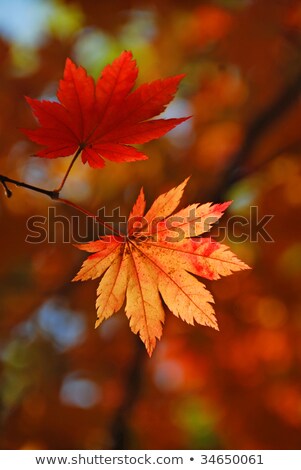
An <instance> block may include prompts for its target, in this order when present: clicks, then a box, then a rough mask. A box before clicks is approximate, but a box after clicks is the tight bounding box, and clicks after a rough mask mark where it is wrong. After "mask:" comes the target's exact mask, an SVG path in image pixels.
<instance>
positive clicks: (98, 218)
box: [57, 197, 123, 237]
mask: <svg viewBox="0 0 301 470" xmlns="http://www.w3.org/2000/svg"><path fill="white" fill-rule="evenodd" d="M57 201H58V202H61V203H62V204H65V205H66V206H70V207H73V208H74V209H76V210H77V211H79V212H82V213H83V214H85V215H87V216H88V217H93V219H95V220H96V221H97V222H98V223H99V224H100V225H102V226H103V227H104V228H107V229H109V230H110V232H111V233H113V234H114V235H116V236H117V237H123V235H121V234H120V233H119V232H117V230H115V229H114V228H113V227H111V226H110V225H109V224H106V223H105V222H104V221H103V220H102V219H101V218H100V217H98V215H95V214H93V212H90V211H88V210H87V209H84V208H83V207H81V206H78V205H77V204H75V203H74V202H72V201H69V200H68V199H63V198H60V197H58V198H57Z"/></svg>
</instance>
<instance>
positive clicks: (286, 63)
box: [0, 0, 301, 449]
mask: <svg viewBox="0 0 301 470" xmlns="http://www.w3.org/2000/svg"><path fill="white" fill-rule="evenodd" d="M0 35H1V38H0V57H1V62H0V67H1V74H0V100H1V114H0V132H1V133H0V159H1V160H0V173H1V174H6V175H8V176H10V177H12V178H16V179H20V180H23V181H27V182H31V183H32V184H36V185H39V186H42V187H45V188H49V189H53V188H54V187H56V186H57V185H58V184H59V182H60V180H61V178H62V175H63V174H64V171H66V169H67V167H68V163H69V162H68V161H66V160H65V159H59V160H53V161H42V160H40V159H37V158H34V157H30V156H31V155H33V154H34V153H35V151H36V147H35V146H34V144H31V143H30V142H29V141H27V140H26V139H25V138H24V136H23V135H22V134H21V132H20V131H19V128H20V127H32V126H33V118H32V115H31V113H30V110H29V108H28V106H27V104H26V102H25V99H24V95H26V96H31V97H34V98H38V99H41V98H47V99H49V98H52V97H54V95H55V92H56V89H57V83H58V80H59V78H60V77H61V75H62V70H63V67H64V63H65V60H66V57H68V56H69V57H71V58H72V59H73V60H74V61H75V62H77V63H78V64H81V65H83V66H84V67H86V68H87V70H88V72H89V73H91V74H92V75H94V76H97V75H98V74H99V72H100V70H101V69H102V68H103V66H104V65H106V64H107V63H108V62H111V61H112V60H113V59H114V58H115V57H116V56H117V55H118V54H120V52H121V51H122V50H124V49H130V50H132V51H133V54H134V56H135V58H136V59H137V62H138V65H139V69H140V74H139V80H140V83H143V82H147V81H151V80H154V79H157V78H160V77H166V76H170V75H176V74H178V73H182V72H185V73H186V78H185V79H184V81H183V84H182V85H181V88H180V91H179V93H178V94H177V97H176V100H175V101H174V103H173V104H172V105H171V106H170V108H169V110H168V111H167V113H166V116H167V117H170V116H172V117H179V116H183V115H192V116H193V118H192V119H191V120H189V121H187V122H186V123H184V124H182V125H181V126H179V127H178V128H177V129H175V130H173V131H171V132H170V133H169V134H168V135H167V136H166V137H163V138H161V139H160V140H159V141H154V142H151V143H149V144H146V145H145V146H144V148H145V149H146V153H147V154H148V155H149V156H150V158H149V160H147V161H145V162H137V163H125V164H119V165H117V164H114V163H108V164H107V165H106V167H105V168H104V169H103V170H99V171H92V170H91V169H90V168H89V167H88V166H87V165H86V166H85V167H83V166H82V164H81V163H80V162H78V163H77V164H76V165H75V167H74V169H73V170H72V173H71V175H70V177H69V179H68V182H67V185H66V187H65V188H64V196H65V197H67V198H69V199H72V200H73V201H75V202H77V203H78V204H80V205H82V206H84V207H87V208H89V209H90V210H91V211H94V212H96V211H97V209H98V208H100V207H103V206H105V207H106V210H107V211H108V212H110V211H112V210H113V209H114V208H115V207H118V206H120V208H121V212H122V213H123V214H125V215H127V214H128V213H129V211H130V208H131V207H132V205H133V202H134V200H135V198H136V195H137V193H138V191H139V189H140V187H141V186H142V185H143V186H144V188H145V191H146V197H147V201H148V204H150V203H151V202H152V201H153V200H154V199H155V198H156V197H157V196H158V195H159V194H161V193H162V192H164V191H165V190H168V189H170V188H171V187H172V186H176V185H177V184H178V183H179V182H180V181H182V180H183V179H184V178H185V177H186V176H188V175H192V177H191V183H190V186H189V188H188V190H187V191H186V193H185V197H186V200H185V201H184V203H185V204H189V203H192V202H195V201H199V202H207V201H208V200H218V201H219V202H223V201H224V200H229V199H233V200H234V203H233V204H232V206H231V209H230V210H229V211H228V215H227V216H225V217H224V219H223V221H224V222H222V224H223V223H224V225H226V223H227V217H228V220H229V217H233V216H237V215H243V216H244V217H246V218H247V219H248V220H249V221H250V224H249V226H251V225H252V222H254V221H252V220H251V219H252V217H253V215H252V214H253V212H250V207H251V206H258V213H259V218H260V217H263V216H264V215H266V214H271V215H274V217H273V219H272V221H271V222H270V223H269V225H268V227H267V228H268V230H269V233H270V235H271V236H272V238H273V239H274V242H273V243H267V242H266V241H264V240H263V239H262V238H261V237H259V239H258V240H257V241H254V240H253V241H251V240H250V239H248V240H247V241H245V242H244V243H232V246H231V249H232V250H233V251H234V252H235V253H236V254H237V255H238V256H239V257H240V258H241V259H243V260H244V261H245V262H247V263H248V264H250V265H251V266H252V267H253V269H252V271H250V272H246V273H240V274H236V275H233V276H231V277H229V278H226V279H224V280H220V281H218V282H214V283H209V284H208V285H209V287H210V290H212V291H213V294H214V297H215V299H216V306H215V310H216V312H217V317H218V322H219V326H220V332H216V331H213V330H210V329H208V328H204V327H200V326H195V327H191V326H189V325H185V324H184V323H182V322H181V321H180V320H178V319H177V318H175V317H173V316H172V315H171V314H168V312H167V314H168V315H167V321H166V326H165V334H164V336H163V339H162V340H161V341H160V343H159V345H158V347H157V349H156V351H155V353H154V355H153V357H152V359H148V358H147V356H146V354H145V352H144V351H143V348H140V342H139V341H137V339H136V337H135V336H134V335H133V334H131V333H130V331H129V329H128V325H127V320H126V318H125V316H124V315H122V314H117V315H115V316H113V317H112V319H110V320H108V321H107V322H105V323H104V324H103V325H102V326H101V327H100V328H99V329H98V330H94V328H93V326H94V321H95V287H96V286H97V281H94V282H90V283H83V284H81V285H78V284H71V282H70V279H72V277H73V276H74V275H75V273H76V272H77V270H78V268H79V266H80V264H81V262H82V260H83V257H84V255H83V254H82V253H80V252H78V250H75V249H74V247H73V246H72V243H68V244H66V243H63V240H62V224H59V223H58V224H56V226H55V227H54V229H55V232H56V234H57V241H56V243H47V242H46V241H45V242H43V243H39V244H29V243H26V242H25V239H26V236H27V235H28V229H27V220H28V218H29V217H31V216H33V215H44V216H47V211H48V207H49V205H52V206H53V205H54V204H53V203H51V201H49V200H48V199H47V198H45V197H43V196H42V195H37V194H34V193H31V192H29V191H25V190H23V189H17V188H16V189H15V188H14V194H13V197H12V198H11V199H7V198H5V196H4V195H3V196H2V195H1V200H0V220H1V232H0V236H1V264H0V279H1V282H0V331H1V333H0V353H1V354H0V358H1V366H0V370H1V377H0V384H1V388H0V413H1V434H0V447H1V448H3V449H100V448H103V449H104V448H105V449H112V448H129V449H206V448H217V449H253V448H258V449H266V448H271V449H277V448H280V449H294V448H297V449H298V448H300V443H301V440H300V435H301V434H300V433H301V341H300V340H301V292H300V280H301V242H300V232H301V225H300V224H301V222H300V221H301V217H300V215H301V210H300V209H301V164H300V152H301V125H300V120H301V104H300V103H301V101H300V93H301V56H300V50H301V49H300V47H301V7H300V2H299V1H298V0H277V1H275V0H265V1H264V2H263V1H261V0H253V1H249V0H216V1H211V2H209V1H200V0H199V1H196V0H186V1H185V2H182V1H179V0H178V1H171V0H166V1H164V2H162V1H159V0H152V1H147V0H144V1H142V0H140V1H139V0H132V1H130V0H127V1H126V0H115V1H113V2H95V1H93V0H77V1H72V0H69V1H67V0H65V1H63V0H57V1H56V0H26V1H25V0H11V1H10V2H6V3H5V5H1V11H0ZM56 210H57V213H58V214H60V215H65V216H67V217H68V218H69V219H70V218H71V216H73V215H75V212H74V211H73V210H72V209H71V208H66V207H63V206H59V205H57V206H56ZM84 221H85V217H84V216H82V217H81V224H82V225H81V227H84ZM255 222H256V221H255ZM249 226H247V227H246V228H245V230H246V231H247V232H248V230H249ZM90 236H91V233H88V234H87V241H88V240H89V239H90ZM227 243H228V244H230V245H231V241H230V242H229V241H227Z"/></svg>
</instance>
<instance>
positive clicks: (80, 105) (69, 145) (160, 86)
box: [22, 51, 188, 168]
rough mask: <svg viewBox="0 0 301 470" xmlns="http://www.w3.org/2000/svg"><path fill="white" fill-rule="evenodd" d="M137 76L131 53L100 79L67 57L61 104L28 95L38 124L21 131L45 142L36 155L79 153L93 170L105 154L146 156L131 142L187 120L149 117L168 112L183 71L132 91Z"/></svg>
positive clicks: (147, 138) (125, 158) (127, 158)
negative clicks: (94, 78)
mask: <svg viewBox="0 0 301 470" xmlns="http://www.w3.org/2000/svg"><path fill="white" fill-rule="evenodd" d="M137 75H138V68H137V65H136V62H135V60H134V59H133V56H132V53H131V52H129V51H124V52H122V54H121V55H120V56H119V57H118V58H117V59H115V60H114V62H113V63H112V64H111V65H107V66H106V67H105V68H104V70H103V72H102V74H101V75H100V77H99V79H98V80H97V81H96V83H94V80H93V78H92V77H90V76H89V75H87V72H86V70H85V69H84V68H83V67H77V66H76V65H75V64H74V63H73V62H72V60H71V59H67V60H66V65H65V71H64V78H63V80H61V81H60V85H59V89H58V92H57V97H58V100H59V102H54V101H46V100H43V101H39V100H36V99H32V98H26V99H27V102H28V103H29V105H30V106H31V108H32V110H33V113H34V114H35V116H36V118H37V119H38V121H39V123H40V127H39V128H37V129H33V130H30V129H22V130H23V132H24V133H25V134H26V135H27V136H28V137H29V138H30V139H31V140H32V141H33V142H36V143H37V144H40V145H43V146H45V148H44V149H42V150H39V151H38V152H37V155H38V156H39V157H43V158H58V157H67V156H70V155H73V154H75V153H77V152H80V151H81V158H82V161H83V163H86V162H88V163H89V165H90V166H91V167H93V168H101V167H103V166H104V160H103V159H104V158H106V159H108V160H113V161H115V162H130V161H135V160H145V159H147V156H146V155H145V154H144V153H142V152H140V151H138V150H137V149H136V148H134V147H132V146H131V144H142V143H145V142H148V141H150V140H153V139H157V138H158V137H161V136H162V135H164V134H166V133H167V132H168V131H170V130H171V129H173V128H174V127H175V126H177V125H178V124H180V123H181V122H183V121H185V120H186V119H188V118H174V119H151V118H153V117H154V116H157V115H158V114H160V113H162V112H163V111H164V110H165V108H166V106H167V104H168V103H169V102H170V101H171V100H172V99H173V97H174V94H175V93H176V91H177V88H178V85H179V83H180V81H181V80H182V78H183V77H184V75H177V76H174V77H170V78H166V79H163V80H155V81H153V82H151V83H146V84H143V85H141V86H139V87H138V88H137V89H136V90H135V91H132V89H133V87H134V85H135V82H136V79H137Z"/></svg>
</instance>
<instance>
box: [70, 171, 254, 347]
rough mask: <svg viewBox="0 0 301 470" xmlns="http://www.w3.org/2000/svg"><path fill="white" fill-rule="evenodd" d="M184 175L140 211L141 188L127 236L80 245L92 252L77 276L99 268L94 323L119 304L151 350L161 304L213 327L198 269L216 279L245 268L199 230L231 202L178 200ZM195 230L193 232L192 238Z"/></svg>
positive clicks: (91, 273) (93, 274)
mask: <svg viewBox="0 0 301 470" xmlns="http://www.w3.org/2000/svg"><path fill="white" fill-rule="evenodd" d="M186 183H187V179H186V180H185V181H184V182H183V183H182V184H180V185H179V186H178V187H176V188H173V189H172V190H170V191H169V192H167V193H166V194H162V195H161V196H159V197H158V199H156V200H155V202H154V203H153V205H152V206H151V208H150V209H149V211H148V212H147V213H146V214H145V215H144V212H145V198H144V193H143V189H141V192H140V194H139V197H138V199H137V202H136V203H135V205H134V207H133V210H132V212H131V214H130V217H129V223H128V232H127V235H126V236H121V235H120V236H106V237H102V238H101V239H100V240H97V241H94V242H90V243H87V244H84V245H77V247H78V248H79V249H81V250H85V251H88V252H92V253H94V254H93V255H91V256H89V257H88V258H87V259H86V260H85V261H84V263H83V265H82V268H81V270H80V271H79V273H78V274H77V276H76V277H75V278H74V281H85V280H88V279H95V278H97V277H100V276H102V278H101V281H100V284H99V287H98V290H97V302H96V308H97V321H96V327H97V326H99V325H100V324H101V323H102V322H103V321H104V320H105V319H107V318H109V317H111V315H113V313H115V312H117V311H118V310H120V309H121V307H122V305H123V303H124V301H125V297H126V307H125V312H126V315H127V317H128V318H129V320H130V328H131V330H132V331H133V332H134V333H136V334H137V333H138V334H139V335H140V338H141V339H142V341H143V342H144V344H145V346H146V349H147V351H148V354H149V355H151V354H152V352H153V350H154V348H155V345H156V340H157V339H160V338H161V336H162V327H163V323H164V317H165V312H164V307H163V303H162V300H161V299H163V301H164V303H165V304H166V306H167V307H168V309H169V310H170V311H171V312H172V313H173V314H174V315H175V316H177V317H179V318H181V319H182V320H184V321H186V322H187V323H189V324H192V325H193V324H194V322H196V323H199V324H201V325H206V326H211V327H213V328H215V329H218V327H217V321H216V317H215V314H214V310H213V307H212V305H211V304H212V303H213V302H214V300H213V298H212V295H211V294H210V292H209V291H208V290H207V289H206V288H205V286H204V285H203V284H202V283H201V282H200V281H199V280H198V279H197V278H196V277H195V276H200V277H204V278H206V279H219V278H220V276H228V275H230V274H232V273H233V272H234V271H240V270H243V269H248V268H249V267H248V266H247V265H246V264H245V263H243V262H242V261H240V260H239V259H238V258H237V257H236V256H235V255H234V254H233V253H232V252H231V251H230V250H229V249H228V247H226V246H225V245H222V244H220V243H218V242H216V241H214V240H213V239H211V238H210V237H200V235H202V234H204V233H206V232H207V231H209V230H210V228H211V226H212V225H213V224H214V223H215V222H216V221H217V220H218V219H219V218H220V217H221V216H222V214H223V212H224V211H225V209H226V208H227V207H228V206H229V204H230V202H226V203H223V204H211V203H208V204H203V205H199V204H192V205H190V206H188V207H186V208H184V209H182V210H180V211H178V212H176V213H174V214H173V215H171V214H172V213H173V212H174V211H175V209H176V208H177V206H178V204H179V202H180V199H181V197H182V194H183V190H184V188H185V186H186ZM192 237H194V238H192Z"/></svg>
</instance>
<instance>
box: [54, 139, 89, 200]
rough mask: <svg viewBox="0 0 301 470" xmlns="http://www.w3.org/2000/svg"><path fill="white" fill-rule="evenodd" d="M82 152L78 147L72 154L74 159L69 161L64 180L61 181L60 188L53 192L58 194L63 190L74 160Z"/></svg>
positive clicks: (80, 147) (81, 148)
mask: <svg viewBox="0 0 301 470" xmlns="http://www.w3.org/2000/svg"><path fill="white" fill-rule="evenodd" d="M82 150H83V147H82V146H79V147H78V149H77V151H76V152H75V154H74V157H73V158H72V160H71V163H70V165H69V166H68V169H67V171H66V174H65V176H64V178H63V179H62V182H61V184H60V186H59V187H58V188H57V189H55V190H54V191H55V192H57V193H59V192H60V191H61V190H62V189H63V187H64V185H65V183H66V180H67V178H68V176H69V174H70V171H71V170H72V167H73V165H74V163H75V162H76V160H77V159H78V157H79V155H80V154H81V152H82Z"/></svg>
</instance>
